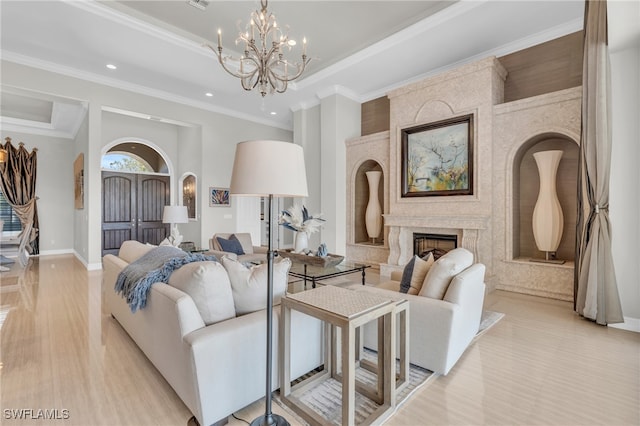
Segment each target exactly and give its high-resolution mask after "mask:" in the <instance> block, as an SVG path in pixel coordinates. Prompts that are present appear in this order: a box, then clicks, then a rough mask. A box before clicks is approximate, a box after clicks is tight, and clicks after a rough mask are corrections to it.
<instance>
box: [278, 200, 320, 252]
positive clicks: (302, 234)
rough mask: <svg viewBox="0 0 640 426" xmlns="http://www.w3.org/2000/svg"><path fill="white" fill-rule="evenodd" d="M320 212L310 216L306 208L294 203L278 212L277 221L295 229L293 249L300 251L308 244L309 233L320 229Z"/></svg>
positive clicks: (304, 249)
mask: <svg viewBox="0 0 640 426" xmlns="http://www.w3.org/2000/svg"><path fill="white" fill-rule="evenodd" d="M320 216H322V214H316V215H315V216H311V215H310V214H309V211H308V210H307V208H306V207H305V206H304V205H302V204H297V203H296V204H294V205H293V206H291V207H289V208H288V209H286V210H283V211H282V213H281V214H280V219H279V221H278V223H280V225H282V226H284V227H285V228H287V229H290V230H292V231H295V233H296V234H295V240H294V245H293V247H294V251H295V252H296V253H302V252H304V251H306V250H307V246H308V245H309V235H310V234H313V233H314V232H318V231H319V230H320V225H321V224H322V222H324V221H325V220H324V219H321V218H320Z"/></svg>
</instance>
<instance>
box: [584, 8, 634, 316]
mask: <svg viewBox="0 0 640 426" xmlns="http://www.w3.org/2000/svg"><path fill="white" fill-rule="evenodd" d="M584 15H585V18H584V19H585V25H584V63H583V68H582V139H581V142H580V162H579V169H578V170H579V171H578V185H579V188H578V223H577V232H576V268H575V291H574V298H575V303H574V308H575V310H576V312H578V313H579V314H580V315H582V316H584V317H585V318H589V319H591V320H594V321H595V322H596V323H598V324H602V325H606V324H613V323H620V322H624V317H623V315H622V307H621V306H620V297H619V295H618V286H617V283H616V275H615V271H614V268H613V257H612V255H611V223H610V220H609V175H610V169H611V106H610V92H611V91H610V76H609V51H608V47H607V2H606V0H595V1H594V0H588V1H587V2H586V5H585V14H584Z"/></svg>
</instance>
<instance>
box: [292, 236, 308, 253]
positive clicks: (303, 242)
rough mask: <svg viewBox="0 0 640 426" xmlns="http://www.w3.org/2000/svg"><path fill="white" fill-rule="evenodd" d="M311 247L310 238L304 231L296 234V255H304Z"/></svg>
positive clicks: (294, 248)
mask: <svg viewBox="0 0 640 426" xmlns="http://www.w3.org/2000/svg"><path fill="white" fill-rule="evenodd" d="M308 246H309V236H308V235H307V233H306V232H304V231H298V232H296V235H295V237H294V239H293V251H294V252H295V253H302V252H304V251H306V250H307V247H308Z"/></svg>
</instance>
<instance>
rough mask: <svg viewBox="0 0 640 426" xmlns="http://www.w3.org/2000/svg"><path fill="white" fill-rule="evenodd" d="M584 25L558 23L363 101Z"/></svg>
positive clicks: (371, 94) (364, 97)
mask: <svg viewBox="0 0 640 426" xmlns="http://www.w3.org/2000/svg"><path fill="white" fill-rule="evenodd" d="M582 27H583V20H582V19H574V20H572V21H569V22H566V23H564V24H561V25H557V26H555V27H552V28H549V29H547V30H545V31H541V32H539V33H536V34H533V35H531V36H528V37H524V38H521V39H518V40H515V41H512V42H509V43H505V44H503V45H502V46H499V47H496V48H494V49H489V50H486V51H484V52H481V53H479V54H477V55H474V56H470V57H468V58H465V59H462V60H460V61H458V62H454V63H451V64H447V65H445V66H442V67H440V68H436V69H434V70H431V71H428V72H425V73H423V74H420V75H417V76H415V77H412V78H410V79H406V80H404V81H400V82H397V83H394V84H392V85H389V86H386V87H383V88H381V89H378V90H375V91H372V92H368V93H366V94H364V95H362V96H361V99H362V102H367V101H370V100H373V99H377V98H379V97H382V96H386V94H387V93H389V92H390V91H392V90H396V89H399V88H401V87H403V86H406V85H408V84H412V83H415V82H418V81H420V80H423V79H425V78H429V77H433V76H435V75H438V74H442V73H444V72H447V71H451V70H453V69H456V68H458V67H460V66H462V65H466V64H469V63H472V62H477V61H480V60H482V59H486V58H488V57H490V56H495V57H500V56H505V55H508V54H510V53H514V52H517V51H519V50H523V49H527V48H529V47H532V46H535V45H538V44H541V43H544V42H547V41H550V40H553V39H556V38H559V37H562V36H565V35H568V34H571V33H574V32H576V31H580V30H582Z"/></svg>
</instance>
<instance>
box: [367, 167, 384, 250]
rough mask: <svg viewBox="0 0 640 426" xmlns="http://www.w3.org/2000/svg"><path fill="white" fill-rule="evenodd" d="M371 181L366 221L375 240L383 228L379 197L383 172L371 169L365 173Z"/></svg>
mask: <svg viewBox="0 0 640 426" xmlns="http://www.w3.org/2000/svg"><path fill="white" fill-rule="evenodd" d="M365 174H366V175H367V181H368V182H369V202H368V203H367V209H366V210H365V216H364V223H365V226H366V228H367V234H368V235H369V238H371V239H372V240H373V242H375V240H376V238H378V237H379V236H380V231H381V230H382V207H381V206H380V200H379V199H378V187H379V185H380V177H381V176H382V172H379V171H370V172H366V173H365Z"/></svg>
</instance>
